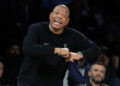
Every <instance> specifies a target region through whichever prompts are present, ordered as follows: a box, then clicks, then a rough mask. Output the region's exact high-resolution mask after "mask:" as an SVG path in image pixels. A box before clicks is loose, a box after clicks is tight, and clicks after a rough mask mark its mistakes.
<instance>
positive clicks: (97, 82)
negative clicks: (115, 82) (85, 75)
mask: <svg viewBox="0 0 120 86" xmlns="http://www.w3.org/2000/svg"><path fill="white" fill-rule="evenodd" d="M92 81H93V82H94V83H95V84H100V83H101V82H102V80H101V81H97V80H95V79H94V78H93V77H92Z"/></svg>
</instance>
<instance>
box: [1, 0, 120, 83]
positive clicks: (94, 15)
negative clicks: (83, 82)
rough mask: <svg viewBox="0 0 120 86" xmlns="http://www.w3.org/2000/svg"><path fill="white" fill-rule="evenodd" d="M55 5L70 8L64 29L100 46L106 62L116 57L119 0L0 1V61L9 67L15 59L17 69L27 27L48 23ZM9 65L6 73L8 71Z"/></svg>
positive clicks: (119, 46) (119, 51) (118, 53)
mask: <svg viewBox="0 0 120 86" xmlns="http://www.w3.org/2000/svg"><path fill="white" fill-rule="evenodd" d="M58 4H66V5H67V6H68V7H69V9H70V22H69V25H68V26H70V27H72V28H75V29H77V30H79V31H80V32H82V33H83V34H84V35H85V36H87V37H88V38H90V39H91V40H93V41H95V42H96V43H97V44H98V45H99V46H100V47H101V48H102V49H103V46H104V49H105V50H106V51H107V52H105V53H106V55H107V56H108V59H112V57H113V56H117V57H118V58H119V56H120V12H119V11H120V0H0V61H2V62H3V63H6V64H5V65H9V64H8V63H10V62H9V61H10V60H11V59H14V58H15V59H16V57H14V56H17V59H16V60H14V61H18V62H17V64H18V66H19V65H20V64H19V63H20V62H21V60H22V58H23V57H24V56H23V54H22V51H21V49H22V42H23V40H24V37H25V35H26V33H27V29H28V26H29V25H30V24H33V23H37V22H45V21H46V22H47V21H49V14H50V12H51V11H52V9H53V7H54V6H56V5H58ZM11 54H12V55H13V57H11V56H12V55H11ZM21 57H22V58H21ZM118 60H119V59H118ZM7 61H8V62H7ZM11 61H12V63H13V60H11ZM104 61H105V60H104ZM107 61H108V60H107ZM15 64H16V63H15ZM118 64H119V63H118ZM9 66H10V65H9ZM9 66H7V67H6V70H7V71H11V69H12V68H10V67H9ZM13 66H15V65H11V67H13ZM9 68H10V70H8V69H9ZM15 68H18V67H15ZM15 68H13V69H15ZM118 68H119V66H118ZM15 71H17V69H16V70H15ZM12 72H13V70H12ZM13 73H14V72H13ZM7 74H8V73H7ZM14 75H15V74H14ZM16 75H17V74H16ZM6 76H11V75H10V74H9V75H6ZM15 77H16V76H15ZM8 80H10V79H9V78H8ZM10 82H12V81H10Z"/></svg>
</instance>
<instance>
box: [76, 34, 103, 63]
mask: <svg viewBox="0 0 120 86" xmlns="http://www.w3.org/2000/svg"><path fill="white" fill-rule="evenodd" d="M75 41H76V50H77V51H80V52H82V53H83V56H84V58H85V59H87V61H90V62H92V61H93V60H94V61H95V60H96V59H97V57H98V56H99V55H100V54H101V50H100V48H99V47H98V46H97V44H96V43H94V42H93V41H91V40H90V39H88V38H87V37H85V36H84V35H83V34H81V33H79V32H77V35H76V40H75Z"/></svg>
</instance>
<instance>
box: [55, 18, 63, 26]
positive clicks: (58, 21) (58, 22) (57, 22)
mask: <svg viewBox="0 0 120 86" xmlns="http://www.w3.org/2000/svg"><path fill="white" fill-rule="evenodd" d="M54 24H57V25H60V24H62V22H61V20H59V19H55V20H54Z"/></svg>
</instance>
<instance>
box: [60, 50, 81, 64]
mask: <svg viewBox="0 0 120 86" xmlns="http://www.w3.org/2000/svg"><path fill="white" fill-rule="evenodd" d="M58 54H59V55H60V56H62V57H63V58H65V59H66V62H73V61H74V60H80V59H82V58H83V55H80V54H79V53H74V52H70V51H69V49H68V48H59V53H58Z"/></svg>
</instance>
